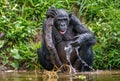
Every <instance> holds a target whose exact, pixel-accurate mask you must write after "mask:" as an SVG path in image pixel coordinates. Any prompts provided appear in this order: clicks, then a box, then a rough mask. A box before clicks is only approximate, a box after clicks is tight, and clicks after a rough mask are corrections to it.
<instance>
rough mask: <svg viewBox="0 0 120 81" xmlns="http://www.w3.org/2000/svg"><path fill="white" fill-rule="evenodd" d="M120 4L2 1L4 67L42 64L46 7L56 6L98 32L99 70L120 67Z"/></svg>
mask: <svg viewBox="0 0 120 81" xmlns="http://www.w3.org/2000/svg"><path fill="white" fill-rule="evenodd" d="M119 4H120V1H119V0H0V66H7V67H11V68H13V69H35V68H38V67H39V64H38V63H37V54H36V50H37V49H38V48H39V47H40V46H41V41H40V40H41V35H40V32H41V25H42V22H43V19H44V18H45V13H46V10H47V9H48V8H49V7H51V6H55V7H56V8H64V9H67V10H68V11H70V12H72V13H73V14H75V15H76V16H77V17H79V18H80V19H81V21H82V22H83V23H84V24H85V26H87V27H88V28H89V29H90V30H91V31H93V32H94V34H95V35H96V38H97V44H96V45H95V46H94V54H95V58H94V68H95V69H109V68H112V69H119V68H120V29H119V28H120V27H119V26H120V5H119ZM2 34H4V35H3V36H2ZM1 36H2V37H1Z"/></svg>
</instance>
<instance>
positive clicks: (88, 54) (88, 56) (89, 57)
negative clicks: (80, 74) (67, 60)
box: [74, 44, 93, 71]
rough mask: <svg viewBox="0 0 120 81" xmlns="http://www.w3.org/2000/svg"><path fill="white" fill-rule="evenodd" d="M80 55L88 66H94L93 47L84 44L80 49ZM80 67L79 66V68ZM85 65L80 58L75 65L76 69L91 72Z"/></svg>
mask: <svg viewBox="0 0 120 81" xmlns="http://www.w3.org/2000/svg"><path fill="white" fill-rule="evenodd" d="M78 51H79V55H80V57H81V58H82V60H83V61H85V63H86V64H87V65H88V66H92V62H93V52H92V46H88V45H86V44H83V45H81V46H80V48H79V50H78ZM78 65H79V66H78ZM84 65H85V64H84V63H82V61H81V60H80V59H79V58H78V59H77V60H76V62H75V64H74V66H75V68H79V70H80V71H89V70H91V69H90V68H89V67H88V66H84Z"/></svg>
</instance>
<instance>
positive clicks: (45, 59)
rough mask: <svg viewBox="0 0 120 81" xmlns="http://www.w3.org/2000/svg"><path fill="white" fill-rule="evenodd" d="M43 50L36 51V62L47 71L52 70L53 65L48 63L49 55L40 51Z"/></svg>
mask: <svg viewBox="0 0 120 81" xmlns="http://www.w3.org/2000/svg"><path fill="white" fill-rule="evenodd" d="M42 49H43V48H40V49H38V51H37V54H38V61H39V62H40V64H41V65H42V66H43V67H44V68H45V69H47V70H52V69H53V64H52V63H51V62H50V57H49V56H50V55H49V53H46V52H44V51H43V50H42Z"/></svg>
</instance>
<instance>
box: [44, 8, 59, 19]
mask: <svg viewBox="0 0 120 81" xmlns="http://www.w3.org/2000/svg"><path fill="white" fill-rule="evenodd" d="M46 15H47V18H49V17H55V16H56V15H57V10H56V9H55V8H54V7H51V8H50V9H48V10H47V13H46Z"/></svg>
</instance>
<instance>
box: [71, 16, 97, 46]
mask: <svg viewBox="0 0 120 81" xmlns="http://www.w3.org/2000/svg"><path fill="white" fill-rule="evenodd" d="M70 24H71V25H73V26H74V30H75V32H77V35H76V36H75V37H74V38H73V40H74V41H72V43H71V44H72V45H73V46H78V45H81V44H88V45H94V44H95V43H96V39H95V36H94V34H93V33H92V32H91V31H90V30H88V29H87V28H86V27H85V26H84V25H83V24H82V23H81V22H80V20H79V19H78V18H77V17H75V16H74V15H72V16H71V19H70Z"/></svg>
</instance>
